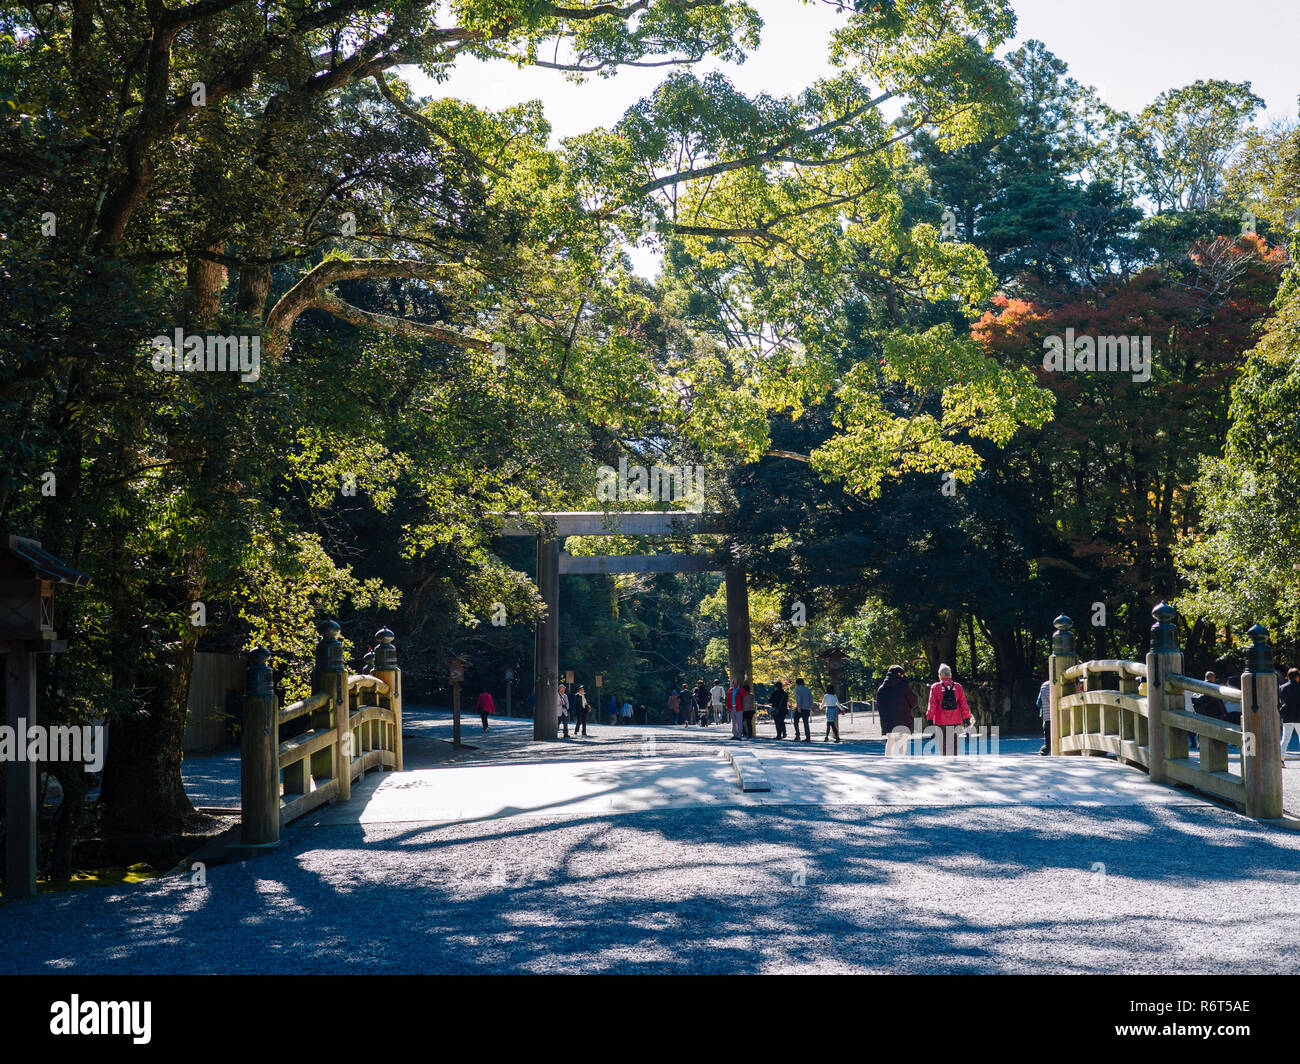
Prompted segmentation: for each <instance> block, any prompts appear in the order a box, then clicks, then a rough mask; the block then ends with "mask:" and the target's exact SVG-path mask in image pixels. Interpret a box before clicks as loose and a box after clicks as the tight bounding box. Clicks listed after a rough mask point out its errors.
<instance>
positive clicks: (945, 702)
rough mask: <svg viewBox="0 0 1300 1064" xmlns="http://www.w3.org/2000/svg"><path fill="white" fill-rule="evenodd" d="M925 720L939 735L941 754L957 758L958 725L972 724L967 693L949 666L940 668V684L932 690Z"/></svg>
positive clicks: (935, 685)
mask: <svg viewBox="0 0 1300 1064" xmlns="http://www.w3.org/2000/svg"><path fill="white" fill-rule="evenodd" d="M925 719H926V720H928V721H929V722H930V723H931V724H933V725H934V726H935V729H936V730H937V731H938V733H939V743H940V750H941V752H942V753H944V754H946V755H949V756H953V757H955V756H956V754H957V725H958V724H963V725H969V724H970V705H969V704H968V703H967V701H966V692H965V691H963V690H962V686H961V684H959V683H958V682H957V681H956V680H954V679H953V678H952V669H950V668H949V667H948V666H947V665H940V666H939V682H938V683H937V684H934V685H933V686H932V687H931V688H930V707H929V709H927V710H926V711H925Z"/></svg>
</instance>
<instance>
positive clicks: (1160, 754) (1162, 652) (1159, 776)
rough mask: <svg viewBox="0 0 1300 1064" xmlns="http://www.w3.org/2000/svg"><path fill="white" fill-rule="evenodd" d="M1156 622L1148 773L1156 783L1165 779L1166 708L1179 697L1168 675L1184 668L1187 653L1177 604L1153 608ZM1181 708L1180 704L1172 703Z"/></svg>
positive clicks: (1150, 659)
mask: <svg viewBox="0 0 1300 1064" xmlns="http://www.w3.org/2000/svg"><path fill="white" fill-rule="evenodd" d="M1151 616H1152V617H1153V618H1155V624H1153V625H1152V626H1151V650H1150V651H1149V652H1148V653H1147V760H1148V765H1147V773H1148V774H1149V775H1150V777H1151V779H1152V780H1153V781H1154V782H1156V783H1163V782H1164V780H1165V747H1166V742H1165V726H1164V711H1165V707H1166V706H1171V699H1172V698H1176V695H1175V694H1174V692H1172V691H1170V690H1169V689H1168V677H1169V676H1171V675H1173V674H1175V673H1177V674H1179V675H1181V674H1182V671H1183V654H1182V651H1181V650H1179V649H1178V628H1177V626H1176V625H1175V623H1174V622H1175V620H1176V619H1177V617H1178V614H1177V612H1176V611H1175V610H1174V608H1173V607H1172V606H1170V605H1168V604H1166V603H1164V602H1161V603H1159V604H1158V605H1157V606H1156V607H1155V608H1154V609H1153V610H1152V611H1151ZM1172 708H1177V706H1172Z"/></svg>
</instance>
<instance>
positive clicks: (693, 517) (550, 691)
mask: <svg viewBox="0 0 1300 1064" xmlns="http://www.w3.org/2000/svg"><path fill="white" fill-rule="evenodd" d="M724 530H725V529H724V522H723V517H722V515H721V514H718V513H713V512H702V511H691V510H635V511H627V510H623V511H620V510H614V511H609V512H605V511H601V510H595V511H583V512H568V513H539V514H508V515H506V522H505V527H504V528H503V530H502V534H503V535H506V536H536V537H537V590H538V593H539V594H540V595H541V596H542V601H543V602H544V603H545V604H546V613H545V614H544V615H543V616H542V617H541V618H540V619H539V620H538V622H537V641H536V653H535V654H534V655H533V680H534V700H533V738H534V739H539V740H550V739H555V738H556V735H557V733H558V730H559V724H558V721H557V710H558V706H559V703H558V698H557V696H558V694H559V686H560V628H559V609H560V577H561V576H564V575H568V574H574V575H577V574H600V573H701V572H722V573H723V574H724V579H725V582H726V590H727V658H728V665H729V667H730V673H731V680H732V682H733V683H752V682H753V676H752V673H753V655H752V650H751V646H750V633H749V585H748V583H747V581H746V579H745V571H744V570H743V569H741V568H740V567H739V566H737V565H735V564H734V563H733V562H731V561H730V560H728V559H727V558H726V557H725V556H717V555H711V554H602V555H571V554H568V553H565V552H562V551H561V550H560V544H561V542H562V541H563V540H564V539H565V538H566V537H568V536H679V535H698V534H710V533H713V534H716V533H720V532H723V531H724Z"/></svg>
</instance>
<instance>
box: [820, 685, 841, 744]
mask: <svg viewBox="0 0 1300 1064" xmlns="http://www.w3.org/2000/svg"><path fill="white" fill-rule="evenodd" d="M818 705H820V706H821V708H822V709H824V710H825V711H826V735H825V736H824V737H823V738H822V742H824V743H826V742H830V738H831V732H834V733H835V741H836V742H837V743H838V742H839V741H840V721H839V715H840V700H839V696H838V695H836V694H835V692H834V691H827V692H825V693H824V694H823V695H822V700H821V702H819V703H818Z"/></svg>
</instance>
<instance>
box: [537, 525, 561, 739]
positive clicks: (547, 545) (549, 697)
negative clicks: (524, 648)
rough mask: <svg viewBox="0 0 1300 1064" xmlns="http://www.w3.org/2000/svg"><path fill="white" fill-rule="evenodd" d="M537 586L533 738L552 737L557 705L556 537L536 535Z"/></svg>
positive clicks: (558, 577) (558, 565)
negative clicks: (538, 608) (538, 607)
mask: <svg viewBox="0 0 1300 1064" xmlns="http://www.w3.org/2000/svg"><path fill="white" fill-rule="evenodd" d="M537 590H538V592H539V593H540V594H541V596H542V604H543V605H544V606H545V609H546V612H545V613H544V614H543V615H542V616H541V617H540V618H538V621H537V641H536V643H535V648H534V654H533V738H534V739H536V740H538V741H554V740H555V739H556V737H557V736H558V734H559V727H560V725H559V709H560V702H559V696H560V541H559V540H558V539H546V538H544V537H538V540H537Z"/></svg>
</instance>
